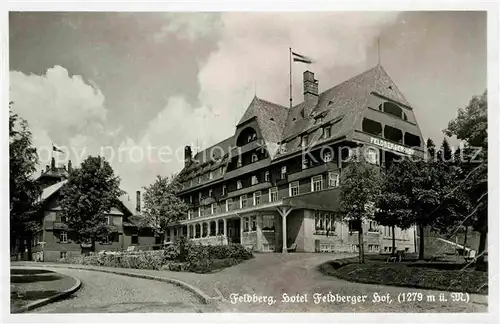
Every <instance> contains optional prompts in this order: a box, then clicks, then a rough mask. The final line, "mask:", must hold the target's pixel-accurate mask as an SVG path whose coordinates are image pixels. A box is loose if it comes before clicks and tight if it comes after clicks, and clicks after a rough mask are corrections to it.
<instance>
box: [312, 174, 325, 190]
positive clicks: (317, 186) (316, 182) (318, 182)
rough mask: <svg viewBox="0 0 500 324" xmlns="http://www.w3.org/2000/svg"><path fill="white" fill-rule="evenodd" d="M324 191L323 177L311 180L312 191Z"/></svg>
mask: <svg viewBox="0 0 500 324" xmlns="http://www.w3.org/2000/svg"><path fill="white" fill-rule="evenodd" d="M322 189H323V176H322V175H319V176H315V177H312V178H311V191H320V190H322Z"/></svg>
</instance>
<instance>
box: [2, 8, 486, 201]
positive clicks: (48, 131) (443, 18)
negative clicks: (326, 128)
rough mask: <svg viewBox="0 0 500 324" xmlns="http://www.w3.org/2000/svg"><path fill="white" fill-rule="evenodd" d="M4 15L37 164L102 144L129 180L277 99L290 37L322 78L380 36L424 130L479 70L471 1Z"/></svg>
mask: <svg viewBox="0 0 500 324" xmlns="http://www.w3.org/2000/svg"><path fill="white" fill-rule="evenodd" d="M9 27H10V32H9V42H10V57H9V61H10V99H11V100H13V101H15V104H14V110H15V111H16V112H17V113H19V114H20V115H21V116H22V117H23V118H25V119H27V120H28V122H29V123H30V126H31V128H32V131H33V135H34V143H35V145H36V146H37V147H38V148H39V149H40V151H39V152H40V160H41V161H40V164H41V166H40V168H41V167H42V166H43V165H45V164H47V163H48V161H49V160H50V152H49V150H48V149H50V148H51V145H52V143H55V144H56V145H57V146H59V147H62V148H63V149H64V151H65V153H64V154H58V156H57V157H58V160H59V161H60V162H63V161H65V160H67V159H71V160H72V161H73V163H74V164H75V163H76V164H78V163H79V162H80V161H81V160H82V159H83V158H85V157H86V156H87V155H89V154H91V155H96V154H99V153H100V152H102V153H104V155H105V156H107V157H108V158H109V159H110V161H111V163H112V165H113V167H114V169H115V171H116V172H117V173H118V174H119V175H120V177H121V179H122V188H123V189H124V190H126V191H128V192H130V193H132V192H134V191H135V190H137V189H140V188H141V187H142V186H145V185H148V184H149V183H151V182H152V181H153V179H154V177H155V175H156V174H162V175H169V174H171V173H174V172H178V171H180V169H181V167H182V163H183V161H182V154H183V147H184V145H186V144H192V145H196V143H198V145H199V146H200V147H202V148H203V147H207V146H209V145H211V144H215V143H216V142H217V141H220V140H223V139H224V138H226V137H228V136H230V135H232V133H233V131H234V126H235V122H236V121H237V120H238V119H239V117H240V116H241V114H242V113H243V112H244V110H245V109H246V107H247V106H248V104H249V103H250V101H251V99H252V97H253V96H254V94H255V93H256V94H257V96H259V97H261V98H264V99H267V100H270V101H273V102H276V103H280V104H283V105H285V106H286V105H287V103H288V87H289V84H288V78H289V75H288V73H289V68H288V48H289V47H290V46H291V47H292V48H293V49H294V51H296V52H299V53H301V54H304V55H307V56H311V57H313V58H314V59H316V61H317V63H316V64H314V65H312V66H310V68H311V69H312V71H313V72H315V74H316V78H317V79H319V87H320V91H322V90H325V89H327V88H330V87H331V86H333V85H335V84H337V83H340V82H341V81H343V80H345V79H347V78H349V77H351V76H354V75H356V74H357V73H360V72H363V71H364V70H367V69H369V68H371V67H373V66H374V65H376V64H377V46H376V44H377V37H380V59H381V63H382V65H383V66H384V68H385V69H386V71H387V72H388V73H389V75H390V76H391V77H392V78H393V80H394V81H395V82H396V84H397V85H398V87H399V88H400V90H401V91H402V92H403V94H404V95H405V96H406V98H407V99H408V101H409V102H410V103H411V104H412V106H413V107H414V109H415V114H416V117H417V120H418V122H419V124H420V127H421V129H422V132H423V134H424V136H425V137H431V138H433V139H434V141H436V142H439V141H441V140H442V138H443V134H442V129H443V128H445V127H446V125H447V123H448V121H449V120H450V119H452V118H453V117H454V116H455V114H456V110H457V109H458V108H459V107H464V106H465V105H466V104H467V103H468V101H469V99H470V98H471V97H472V96H473V95H478V94H480V93H482V92H483V91H484V90H485V89H486V84H487V80H486V71H487V67H486V61H487V58H486V13H483V12H411V13H410V12H406V13H394V12H391V13H383V12H376V13H367V12H365V13H361V12H359V13H341V12H336V13H293V14H291V13H286V14H285V13H279V14H278V13H272V14H271V13H269V14H264V13H210V14H206V13H182V14H175V13H26V12H24V13H10V16H9ZM305 68H306V66H304V65H295V66H294V81H293V85H294V98H295V102H298V99H299V98H301V97H302V94H301V90H302V87H301V77H302V72H303V71H304V69H305ZM160 147H168V149H165V148H163V149H162V150H163V151H162V153H161V155H159V148H160ZM169 152H172V155H170V153H169ZM176 152H177V153H176ZM176 155H178V156H179V157H180V159H178V158H176ZM169 156H170V157H169ZM161 160H163V162H162V161H161ZM168 160H171V161H168ZM59 161H58V162H59Z"/></svg>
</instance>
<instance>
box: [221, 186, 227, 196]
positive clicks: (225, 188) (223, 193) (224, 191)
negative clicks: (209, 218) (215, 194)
mask: <svg viewBox="0 0 500 324" xmlns="http://www.w3.org/2000/svg"><path fill="white" fill-rule="evenodd" d="M226 190H227V187H226V185H222V195H223V196H225V195H226Z"/></svg>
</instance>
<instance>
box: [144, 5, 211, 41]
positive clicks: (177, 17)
mask: <svg viewBox="0 0 500 324" xmlns="http://www.w3.org/2000/svg"><path fill="white" fill-rule="evenodd" d="M162 18H163V19H164V20H166V23H165V24H164V25H163V26H162V27H161V29H160V31H158V32H156V33H155V34H154V35H153V38H154V39H155V41H157V42H162V41H164V40H165V38H166V37H168V36H172V35H173V36H175V37H177V38H179V39H186V40H188V41H190V42H194V41H196V40H197V39H199V38H203V37H205V36H207V35H209V34H210V33H211V32H212V31H213V30H214V29H217V28H218V27H220V20H219V14H217V13H206V12H197V13H194V12H190V13H187V12H186V13H163V14H162Z"/></svg>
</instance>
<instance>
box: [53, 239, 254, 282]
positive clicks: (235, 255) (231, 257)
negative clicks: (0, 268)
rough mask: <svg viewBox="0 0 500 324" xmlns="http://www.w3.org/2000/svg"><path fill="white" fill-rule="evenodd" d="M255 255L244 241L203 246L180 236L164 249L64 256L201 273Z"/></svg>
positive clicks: (94, 262)
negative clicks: (242, 242) (246, 246)
mask: <svg viewBox="0 0 500 324" xmlns="http://www.w3.org/2000/svg"><path fill="white" fill-rule="evenodd" d="M182 254H184V257H183V256H182ZM252 257H253V254H252V252H251V251H249V250H247V249H245V248H244V247H243V246H242V245H241V244H231V245H219V246H206V245H205V246H204V245H201V244H193V243H192V242H190V241H188V240H186V239H184V238H180V239H178V240H176V241H174V244H172V245H169V246H167V247H166V248H165V250H154V251H131V252H115V253H97V254H95V253H94V254H91V255H88V256H83V255H82V256H78V257H72V258H69V259H67V260H61V261H60V262H64V263H73V264H83V265H93V266H103V267H118V268H131V269H150V270H161V269H168V270H171V271H192V272H198V273H206V272H210V271H212V270H214V269H222V268H225V267H229V266H232V265H235V264H238V263H240V262H241V261H243V260H248V259H250V258H252Z"/></svg>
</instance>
